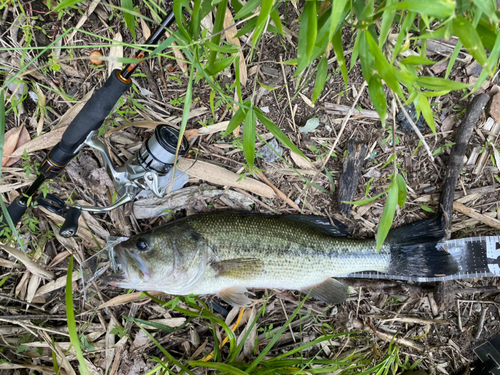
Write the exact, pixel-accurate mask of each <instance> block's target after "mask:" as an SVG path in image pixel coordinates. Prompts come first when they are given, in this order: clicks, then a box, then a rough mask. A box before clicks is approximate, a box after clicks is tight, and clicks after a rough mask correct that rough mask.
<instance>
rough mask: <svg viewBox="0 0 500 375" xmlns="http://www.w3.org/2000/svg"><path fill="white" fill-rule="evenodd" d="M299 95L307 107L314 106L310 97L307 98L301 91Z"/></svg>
mask: <svg viewBox="0 0 500 375" xmlns="http://www.w3.org/2000/svg"><path fill="white" fill-rule="evenodd" d="M299 95H300V97H301V98H302V100H303V101H304V103H306V104H307V105H308V106H309V107H311V108H314V104H313V102H312V101H311V99H309V98H308V97H307V96H305V95H304V94H302V93H301V92H299Z"/></svg>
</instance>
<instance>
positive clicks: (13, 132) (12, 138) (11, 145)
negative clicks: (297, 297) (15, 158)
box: [2, 126, 24, 167]
mask: <svg viewBox="0 0 500 375" xmlns="http://www.w3.org/2000/svg"><path fill="white" fill-rule="evenodd" d="M23 128H24V126H19V127H17V128H13V129H10V130H9V131H8V132H7V133H5V137H4V144H3V155H2V167H5V166H6V164H7V162H8V161H9V157H10V155H12V153H13V152H14V150H15V149H16V147H17V142H18V141H19V136H20V135H21V131H22V130H23Z"/></svg>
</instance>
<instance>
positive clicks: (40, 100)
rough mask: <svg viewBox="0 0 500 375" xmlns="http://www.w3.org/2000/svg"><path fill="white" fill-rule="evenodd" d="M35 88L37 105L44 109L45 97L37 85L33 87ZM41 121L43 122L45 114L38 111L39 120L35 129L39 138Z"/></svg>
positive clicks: (41, 126) (41, 128)
mask: <svg viewBox="0 0 500 375" xmlns="http://www.w3.org/2000/svg"><path fill="white" fill-rule="evenodd" d="M35 88H36V93H37V95H38V105H39V106H40V108H45V105H46V102H47V98H46V97H45V95H44V93H43V92H42V90H40V87H39V86H38V85H35ZM43 120H45V113H43V111H40V118H39V119H38V125H37V127H36V135H37V136H39V135H40V134H41V133H42V130H43Z"/></svg>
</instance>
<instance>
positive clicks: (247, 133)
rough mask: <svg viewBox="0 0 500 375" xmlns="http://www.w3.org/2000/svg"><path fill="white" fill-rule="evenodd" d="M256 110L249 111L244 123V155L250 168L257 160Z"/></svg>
mask: <svg viewBox="0 0 500 375" xmlns="http://www.w3.org/2000/svg"><path fill="white" fill-rule="evenodd" d="M255 125H256V124H255V112H254V111H253V108H251V109H249V110H248V111H247V115H246V117H245V123H244V124H243V155H245V159H246V161H247V163H248V166H249V167H250V169H252V168H253V164H254V161H255V135H256V129H255Z"/></svg>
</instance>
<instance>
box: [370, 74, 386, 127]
mask: <svg viewBox="0 0 500 375" xmlns="http://www.w3.org/2000/svg"><path fill="white" fill-rule="evenodd" d="M368 93H369V94H370V98H371V100H372V103H373V106H374V107H375V110H376V111H377V113H378V115H379V116H380V121H381V122H382V126H383V127H385V117H386V115H387V99H386V98H385V91H384V86H383V85H382V80H381V79H380V76H379V75H378V74H375V75H373V76H372V77H371V78H370V82H368Z"/></svg>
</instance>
